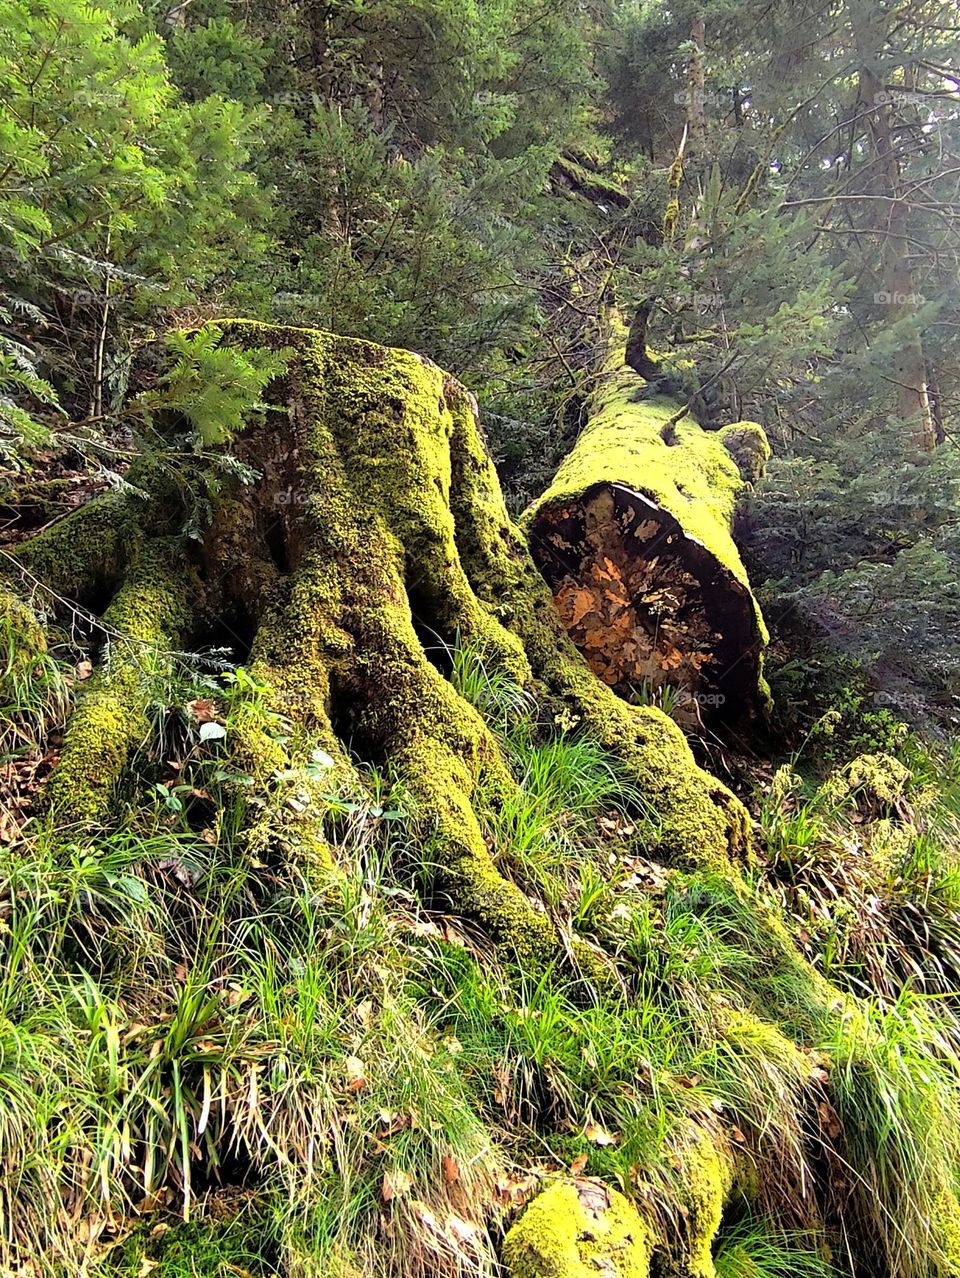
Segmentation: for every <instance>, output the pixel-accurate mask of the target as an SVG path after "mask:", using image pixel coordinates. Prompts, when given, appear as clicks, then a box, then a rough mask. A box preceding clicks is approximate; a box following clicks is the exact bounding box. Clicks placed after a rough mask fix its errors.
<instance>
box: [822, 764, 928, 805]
mask: <svg viewBox="0 0 960 1278" xmlns="http://www.w3.org/2000/svg"><path fill="white" fill-rule="evenodd" d="M910 780H911V774H910V769H909V768H907V767H906V766H905V765H904V764H902V763H901V762H900V761H899V759H895V758H894V757H893V755H890V754H860V755H857V757H856V758H855V759H852V760H851V761H850V762H849V763H847V764H844V766H843V767H841V768H838V769H837V770H836V771H835V772H833V773H831V775H830V776H829V777H828V778H827V780H826V781H825V782H824V784H823V785H822V786H821V787H820V791H819V795H820V798H821V799H822V800H823V801H824V802H825V803H827V804H829V805H835V806H837V807H840V806H844V805H851V804H852V805H853V806H855V807H856V808H857V810H858V811H859V812H860V813H861V814H862V815H865V816H880V815H881V814H886V813H889V812H890V811H891V810H893V809H896V808H897V807H898V805H900V804H902V803H903V802H904V801H905V797H906V791H907V787H908V785H909V783H910Z"/></svg>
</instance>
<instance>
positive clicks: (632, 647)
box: [524, 357, 769, 727]
mask: <svg viewBox="0 0 960 1278" xmlns="http://www.w3.org/2000/svg"><path fill="white" fill-rule="evenodd" d="M616 362H618V363H620V364H622V357H621V358H620V359H619V360H618V361H616ZM645 395H646V389H645V387H644V383H643V380H642V379H641V378H639V377H638V376H637V374H636V373H635V372H634V371H633V370H632V369H630V368H625V367H619V368H612V369H611V370H609V371H608V373H607V375H606V376H605V378H604V380H603V381H602V382H601V384H600V386H599V388H598V389H597V391H596V392H595V394H594V397H593V400H592V406H591V412H590V419H589V422H588V425H587V427H586V429H585V430H584V431H583V433H582V434H581V435H580V437H579V439H578V440H577V443H576V446H575V447H574V449H573V451H572V452H571V453H570V454H569V456H568V457H567V458H566V459H565V460H564V462H563V463H562V465H561V466H560V469H559V470H558V472H557V475H556V478H555V479H554V481H553V483H552V484H551V486H550V487H549V489H548V490H547V491H546V492H545V493H544V494H543V496H542V497H540V498H539V499H538V500H537V501H536V502H535V503H534V504H533V506H532V507H531V508H530V510H529V511H528V512H527V513H526V515H525V516H524V526H525V528H526V530H527V532H528V533H529V537H530V546H531V550H532V552H533V557H534V559H535V560H536V562H537V565H538V567H539V568H540V570H541V571H542V572H543V574H544V576H545V577H546V579H547V581H548V582H549V584H550V588H551V590H552V591H553V594H554V597H555V599H556V603H557V608H558V611H559V612H560V615H561V617H562V618H563V620H564V624H565V625H566V627H567V629H568V631H569V632H570V635H571V637H572V638H573V640H574V642H575V643H576V644H577V647H578V648H580V650H581V651H582V652H583V654H584V656H585V657H586V658H587V661H588V663H589V664H590V667H591V669H593V670H594V671H595V673H596V674H597V675H599V676H600V678H601V679H603V681H604V682H605V683H607V684H609V685H610V686H611V687H614V688H615V689H616V690H617V691H618V692H619V693H620V694H621V695H623V696H626V697H628V698H631V697H634V696H635V695H636V692H637V690H638V689H644V690H646V691H648V692H650V691H653V692H656V691H657V690H659V689H661V688H663V687H664V686H665V685H670V686H671V687H672V688H674V689H680V690H681V691H682V692H684V693H685V694H687V695H686V696H685V697H683V698H682V699H681V700H680V702H679V705H678V710H677V713H678V716H683V717H684V718H685V720H686V721H687V723H688V725H689V726H690V727H695V726H697V724H698V723H700V722H702V721H704V720H706V719H708V718H720V717H722V718H741V717H743V716H745V715H749V714H751V713H753V712H755V711H756V710H758V709H761V710H764V709H765V708H766V706H767V702H768V691H767V688H766V684H765V683H764V681H763V677H762V658H763V650H764V646H765V644H766V640H767V633H766V629H765V627H764V624H763V618H762V617H761V615H760V609H759V607H758V606H757V602H756V599H755V598H754V595H753V593H752V591H751V589H750V583H749V581H748V580H747V574H746V571H745V569H744V566H743V563H742V561H741V559H740V555H739V552H738V551H737V547H736V545H735V544H734V540H733V535H732V529H733V522H734V516H735V513H736V508H737V503H738V499H739V497H740V495H741V493H742V491H743V489H744V487H745V484H746V482H747V480H749V479H750V478H755V477H756V476H757V474H758V473H759V471H760V470H761V469H762V466H763V463H764V461H765V460H766V456H767V453H768V451H769V450H768V447H767V443H766V439H765V437H764V435H763V431H762V429H761V428H760V427H759V426H757V425H756V424H755V423H746V422H741V423H739V424H738V425H737V426H736V427H730V428H728V429H727V430H726V431H723V432H710V431H705V430H703V429H701V427H700V426H699V425H698V424H697V422H696V421H694V420H693V418H691V417H689V416H687V417H683V418H682V420H680V421H678V422H674V420H673V419H674V417H675V416H676V415H677V414H678V413H679V412H680V409H679V405H677V404H676V403H675V402H674V401H673V400H671V399H668V398H667V397H665V396H662V395H656V396H653V397H650V398H646V397H645Z"/></svg>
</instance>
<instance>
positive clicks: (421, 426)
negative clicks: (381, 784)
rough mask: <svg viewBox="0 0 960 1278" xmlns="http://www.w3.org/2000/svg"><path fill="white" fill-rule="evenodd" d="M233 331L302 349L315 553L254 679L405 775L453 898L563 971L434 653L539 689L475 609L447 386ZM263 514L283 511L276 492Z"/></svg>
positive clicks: (475, 742)
mask: <svg viewBox="0 0 960 1278" xmlns="http://www.w3.org/2000/svg"><path fill="white" fill-rule="evenodd" d="M225 327H226V329H227V332H228V333H229V334H231V335H232V336H233V337H234V338H240V339H241V340H243V341H251V342H255V343H256V344H258V345H267V346H270V345H271V344H274V343H277V342H279V343H280V344H281V345H282V346H284V347H288V348H293V350H294V359H293V360H292V362H291V365H290V368H289V371H288V375H287V394H288V397H289V400H290V403H291V409H292V413H291V416H292V421H293V429H294V431H295V437H294V439H293V440H292V441H288V442H289V443H290V444H291V448H292V450H293V451H294V452H295V454H296V456H297V458H298V466H297V470H296V473H295V474H293V475H285V476H283V477H282V482H283V483H285V484H290V485H291V486H292V487H293V489H294V491H295V492H296V502H295V507H294V509H295V518H294V521H292V523H295V527H293V526H292V527H291V535H292V537H293V538H294V539H295V540H296V542H297V544H298V545H300V546H302V547H304V548H305V549H304V551H303V553H302V555H301V556H300V557H299V561H298V562H297V564H296V567H295V570H294V572H293V575H292V579H291V582H290V584H289V587H288V589H287V591H286V594H285V595H284V596H283V597H278V598H277V599H276V600H275V602H274V605H273V606H272V607H271V608H270V609H269V611H268V613H267V614H266V615H265V616H264V617H263V619H262V621H261V625H260V630H259V632H258V636H257V640H256V642H255V645H254V654H253V656H254V668H255V669H256V671H257V672H258V673H259V674H260V675H261V676H262V677H264V678H265V679H266V680H267V681H268V682H269V683H270V684H271V686H272V688H273V689H274V704H275V705H276V706H277V708H278V709H279V710H280V711H281V712H282V713H284V714H287V715H289V717H291V718H292V719H293V720H294V722H296V723H297V724H298V725H301V726H302V727H303V728H304V729H305V730H306V731H308V732H312V733H314V734H316V735H317V736H318V737H319V739H320V740H321V741H322V742H325V743H329V749H330V751H331V753H334V754H335V757H336V754H337V753H339V752H340V747H339V743H338V741H337V737H338V735H339V734H340V732H342V728H339V727H338V730H337V731H335V730H334V726H333V725H334V722H335V721H337V720H338V719H342V718H343V716H344V715H345V714H346V715H347V716H348V719H349V735H350V736H351V739H352V742H353V745H354V747H355V748H356V749H358V750H359V751H360V752H361V753H369V754H372V755H374V756H375V757H378V758H379V757H386V758H389V759H390V760H391V761H392V762H393V763H394V764H395V766H397V767H398V768H399V769H400V771H401V773H402V775H403V776H404V779H405V783H406V785H407V787H408V789H409V791H410V795H411V801H412V804H413V806H414V808H415V811H416V813H417V814H418V815H419V819H420V823H421V828H422V832H423V837H424V840H425V843H426V846H427V851H426V853H425V858H424V859H425V861H426V862H427V867H428V870H429V872H430V873H431V874H432V876H433V877H434V879H435V881H436V886H437V888H438V889H439V891H440V892H441V893H442V894H443V896H444V897H445V898H446V899H449V900H450V901H452V902H453V903H454V905H455V907H456V908H457V909H459V910H462V911H463V912H464V913H466V914H468V915H470V916H472V917H474V918H476V919H478V920H479V921H480V922H481V923H483V924H484V926H486V927H487V928H488V929H489V930H490V931H491V933H492V934H493V935H495V936H496V937H497V938H498V939H499V940H500V941H501V942H503V943H504V944H505V945H506V946H507V948H508V949H509V950H511V951H513V953H514V954H515V955H516V956H517V957H518V958H520V959H522V960H535V961H545V960H546V959H547V958H548V957H549V958H552V957H554V956H555V954H556V950H557V944H558V938H557V935H556V931H555V928H554V927H553V924H552V923H551V922H550V921H549V920H548V919H547V917H546V916H545V915H544V914H543V913H542V912H540V911H539V910H538V909H537V908H536V907H535V906H534V905H533V904H532V903H531V902H530V901H528V900H527V898H526V897H525V896H524V895H523V893H522V892H520V890H519V889H518V888H517V887H516V886H515V885H514V884H512V883H510V882H509V881H507V880H505V879H504V878H503V877H502V876H501V875H500V874H498V872H497V871H496V869H495V867H494V865H493V861H492V859H491V856H490V851H489V849H488V848H487V846H486V844H485V842H484V838H483V834H482V831H481V829H480V826H479V824H478V821H477V817H476V814H475V812H474V810H473V799H474V795H475V793H476V790H477V787H478V785H479V781H480V776H481V773H483V774H485V775H488V776H489V774H490V773H491V772H499V774H500V778H501V783H502V784H503V785H511V784H513V782H512V780H511V778H510V777H509V774H508V772H507V769H506V767H505V765H504V763H503V761H502V759H501V758H500V754H499V750H498V748H497V745H496V743H495V741H494V740H493V738H492V736H491V734H490V733H489V731H488V729H487V728H486V726H485V725H484V724H483V722H482V720H481V719H480V717H479V715H478V714H477V713H476V712H475V711H474V710H473V709H472V708H471V707H470V706H468V705H467V704H466V703H464V702H463V701H462V700H461V698H460V697H459V696H458V695H457V694H456V692H455V691H454V689H453V688H452V686H451V685H450V683H449V682H448V681H447V680H446V679H445V678H444V677H443V675H442V674H441V673H440V672H439V671H438V669H437V668H436V666H435V665H434V664H433V663H432V662H431V660H430V659H429V654H428V651H425V648H424V645H425V643H426V644H427V645H428V648H429V646H431V645H432V646H433V647H434V648H435V649H438V648H439V647H440V644H441V642H442V641H443V640H446V641H447V642H452V640H453V639H454V638H455V637H456V636H457V635H459V636H460V637H461V638H462V639H463V640H465V641H468V642H476V643H478V644H482V645H483V646H484V647H485V649H486V650H487V651H490V652H491V653H493V654H495V655H496V657H497V658H498V659H499V660H500V661H501V662H502V663H503V664H504V665H505V667H506V668H507V669H509V670H510V672H511V673H512V674H513V676H514V677H515V678H516V679H517V680H518V681H519V682H521V683H527V682H529V680H530V668H529V664H528V663H527V660H526V657H525V654H524V652H523V647H522V644H521V643H520V642H519V640H518V638H517V637H516V636H515V635H513V634H511V633H510V632H509V631H508V630H507V629H506V628H505V627H504V626H503V625H502V624H501V623H500V622H499V621H498V620H497V619H496V618H495V617H494V616H493V615H492V614H491V612H490V610H489V609H488V608H486V607H485V605H484V604H483V603H482V602H481V601H480V600H479V599H478V598H477V596H476V595H475V593H474V591H473V590H472V588H471V586H470V582H469V580H468V578H467V576H466V573H465V572H464V570H463V567H462V565H461V562H460V558H459V552H458V547H457V544H456V536H455V533H456V530H455V525H454V519H453V515H452V513H451V509H450V492H451V485H452V461H451V438H452V435H453V430H454V424H453V415H452V413H451V410H450V407H449V405H448V402H447V396H448V391H449V387H450V382H449V379H448V378H447V377H446V376H445V375H444V374H443V373H442V372H441V371H440V369H438V368H437V367H436V366H435V365H433V364H431V363H429V362H428V361H425V360H422V359H420V358H419V357H418V356H416V355H413V354H411V353H409V352H407V351H388V350H385V349H383V348H382V347H377V346H373V345H370V344H369V343H365V342H360V341H355V340H352V339H345V338H337V337H333V336H332V335H330V334H326V333H320V332H316V331H313V330H290V329H277V330H273V329H269V328H265V327H262V326H259V325H253V324H247V323H242V322H238V323H236V324H231V325H227V326H225ZM271 429H272V427H271V424H270V423H268V424H267V431H268V432H269V431H270V430H271ZM265 446H268V441H266V440H265ZM259 499H260V501H261V503H263V504H266V505H272V504H273V494H271V492H270V491H269V490H267V491H265V492H262V493H261V494H260V498H259ZM414 611H415V612H416V615H417V618H418V620H419V622H421V623H422V624H423V626H424V627H425V630H424V631H422V632H418V629H417V627H416V626H415V624H414V615H413V614H414ZM430 636H432V638H431V637H430ZM325 748H328V747H327V746H325Z"/></svg>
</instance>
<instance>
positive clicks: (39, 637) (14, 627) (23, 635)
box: [0, 580, 47, 669]
mask: <svg viewBox="0 0 960 1278" xmlns="http://www.w3.org/2000/svg"><path fill="white" fill-rule="evenodd" d="M46 650H47V636H46V634H45V633H44V630H43V627H42V626H41V625H40V622H39V621H38V620H37V617H36V615H35V614H34V612H33V610H32V608H30V607H29V605H28V604H27V603H25V602H24V600H23V599H21V598H20V596H19V594H17V593H16V592H15V590H12V589H10V588H8V587H7V586H6V585H4V583H3V581H2V580H0V669H2V666H3V665H4V664H5V663H6V662H7V661H9V662H10V664H17V665H21V664H26V663H27V662H29V661H32V660H33V658H34V657H35V656H36V655H37V654H38V653H43V652H46Z"/></svg>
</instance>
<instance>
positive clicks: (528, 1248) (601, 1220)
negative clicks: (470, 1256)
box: [503, 1180, 652, 1278]
mask: <svg viewBox="0 0 960 1278" xmlns="http://www.w3.org/2000/svg"><path fill="white" fill-rule="evenodd" d="M651 1254H652V1234H651V1231H650V1228H649V1226H648V1225H646V1224H645V1222H644V1221H643V1219H642V1217H641V1216H640V1214H639V1212H638V1211H637V1209H636V1208H635V1207H634V1206H632V1204H631V1203H630V1202H629V1201H628V1200H627V1199H626V1198H624V1197H623V1195H622V1194H619V1193H617V1191H616V1190H615V1189H609V1188H608V1187H607V1186H605V1185H603V1184H601V1183H599V1182H597V1181H588V1180H576V1181H573V1180H557V1181H555V1182H554V1183H553V1184H552V1185H550V1186H549V1188H547V1189H545V1190H543V1192H542V1193H540V1194H538V1195H537V1197H536V1198H534V1200H533V1202H532V1203H531V1204H530V1205H529V1206H528V1207H527V1209H526V1210H525V1211H524V1213H523V1215H522V1216H521V1217H520V1220H519V1221H518V1222H517V1224H515V1225H514V1226H513V1228H512V1229H511V1230H510V1232H509V1233H508V1234H507V1237H506V1240H505V1242H504V1245H503V1262H504V1265H505V1266H506V1269H507V1273H508V1274H509V1275H510V1278H586V1275H588V1274H605V1275H609V1278H648V1275H649V1273H650V1257H651Z"/></svg>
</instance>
